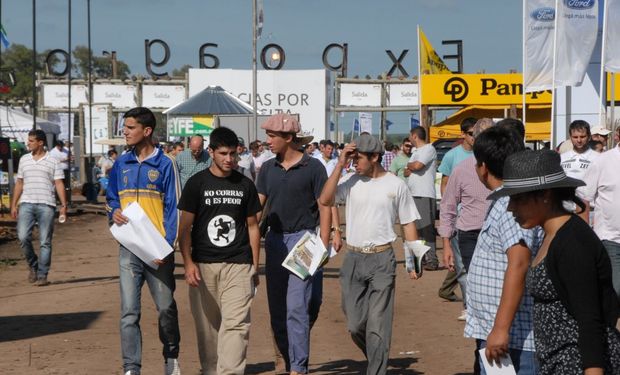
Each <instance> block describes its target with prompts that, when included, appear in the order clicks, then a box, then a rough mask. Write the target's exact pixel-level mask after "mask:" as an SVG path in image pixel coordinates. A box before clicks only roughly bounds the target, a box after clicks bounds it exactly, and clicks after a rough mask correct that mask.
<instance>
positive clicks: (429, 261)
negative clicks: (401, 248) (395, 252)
mask: <svg viewBox="0 0 620 375" xmlns="http://www.w3.org/2000/svg"><path fill="white" fill-rule="evenodd" d="M409 140H411V143H412V144H413V146H414V148H413V150H412V151H411V157H410V158H409V163H407V168H408V169H409V170H410V171H411V174H410V175H409V177H408V179H407V183H408V185H409V190H411V194H412V195H413V200H414V202H415V205H416V207H417V208H418V211H419V212H420V217H421V218H420V220H418V221H416V228H417V229H418V232H419V234H420V237H421V238H422V239H423V240H424V241H426V245H428V246H430V247H431V249H430V250H429V251H428V252H427V253H426V256H425V257H424V258H425V265H424V269H425V270H428V271H435V270H437V269H438V268H439V260H438V259H437V253H436V252H435V241H436V240H435V216H436V213H437V207H436V202H435V199H436V198H435V197H436V195H435V174H436V173H437V151H435V147H433V145H431V144H428V143H426V130H425V129H424V128H423V127H421V126H418V127H415V128H413V129H411V133H410V134H409Z"/></svg>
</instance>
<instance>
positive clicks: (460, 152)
mask: <svg viewBox="0 0 620 375" xmlns="http://www.w3.org/2000/svg"><path fill="white" fill-rule="evenodd" d="M473 154H474V152H473V151H467V150H465V149H464V148H463V145H458V146H457V147H455V148H453V149H452V150H450V151H448V152H447V153H446V154H445V155H444V156H443V159H442V160H441V164H440V165H439V168H437V170H438V171H439V173H441V174H442V175H444V176H450V175H451V174H452V171H453V170H454V168H456V166H457V165H459V163H460V162H462V161H463V160H465V159H467V158H468V157H470V156H472V155H473Z"/></svg>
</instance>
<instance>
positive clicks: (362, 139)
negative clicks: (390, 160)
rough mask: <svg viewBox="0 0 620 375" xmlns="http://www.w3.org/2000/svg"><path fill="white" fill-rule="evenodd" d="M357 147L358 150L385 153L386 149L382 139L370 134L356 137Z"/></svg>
mask: <svg viewBox="0 0 620 375" xmlns="http://www.w3.org/2000/svg"><path fill="white" fill-rule="evenodd" d="M355 148H356V150H357V151H358V152H370V153H378V154H383V153H384V152H385V149H384V148H383V144H382V143H381V141H380V140H379V139H378V138H376V137H373V136H372V135H370V134H362V135H360V136H359V137H357V138H355Z"/></svg>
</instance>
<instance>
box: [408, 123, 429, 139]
mask: <svg viewBox="0 0 620 375" xmlns="http://www.w3.org/2000/svg"><path fill="white" fill-rule="evenodd" d="M410 133H411V134H415V135H417V136H418V138H420V139H426V129H424V128H423V127H421V126H416V127H415V128H413V129H411V132H410Z"/></svg>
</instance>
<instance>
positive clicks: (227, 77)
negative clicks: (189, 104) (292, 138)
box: [189, 69, 328, 140]
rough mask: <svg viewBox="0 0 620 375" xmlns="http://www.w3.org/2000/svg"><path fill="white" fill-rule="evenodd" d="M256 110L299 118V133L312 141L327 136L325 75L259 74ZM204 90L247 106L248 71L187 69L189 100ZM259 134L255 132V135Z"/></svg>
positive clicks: (294, 72)
mask: <svg viewBox="0 0 620 375" xmlns="http://www.w3.org/2000/svg"><path fill="white" fill-rule="evenodd" d="M257 80H258V81H257V86H258V92H257V99H256V103H257V108H258V112H259V114H261V115H272V114H276V113H279V112H285V113H290V114H299V120H300V122H301V128H302V131H303V132H304V133H306V134H309V135H313V136H314V139H318V140H320V139H325V138H326V134H327V124H328V123H327V73H326V71H325V70H323V69H319V70H259V71H258V77H257ZM208 86H221V87H222V88H223V89H224V90H226V91H228V92H229V93H231V94H233V95H234V96H236V97H238V98H239V99H241V100H243V101H244V102H246V103H250V98H251V96H252V71H251V70H233V69H190V70H189V96H192V95H195V94H197V93H198V92H200V91H202V90H204V89H205V88H207V87H208ZM261 131H262V130H260V129H259V132H261Z"/></svg>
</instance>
